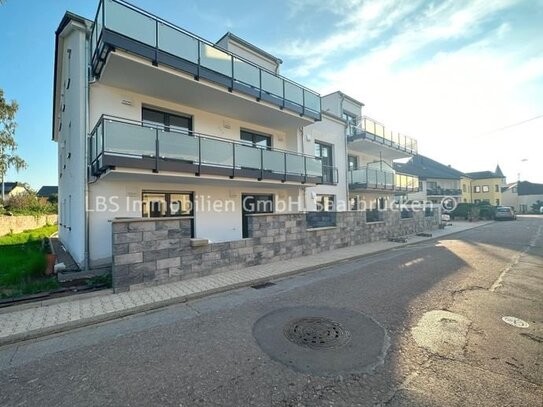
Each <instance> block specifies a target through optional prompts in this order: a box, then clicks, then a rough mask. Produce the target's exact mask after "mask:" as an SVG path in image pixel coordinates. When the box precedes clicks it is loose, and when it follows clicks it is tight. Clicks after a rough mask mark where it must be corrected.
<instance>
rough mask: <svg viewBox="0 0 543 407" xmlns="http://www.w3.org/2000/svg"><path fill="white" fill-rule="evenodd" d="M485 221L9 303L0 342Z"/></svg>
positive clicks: (0, 322)
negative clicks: (152, 282)
mask: <svg viewBox="0 0 543 407" xmlns="http://www.w3.org/2000/svg"><path fill="white" fill-rule="evenodd" d="M488 223H491V222H477V223H469V222H455V223H454V225H453V226H447V228H446V229H445V230H435V231H433V232H432V233H433V237H419V236H413V237H411V238H410V239H409V241H408V243H393V242H388V241H379V242H374V243H368V244H364V245H359V246H352V247H346V248H343V249H337V250H332V251H326V252H322V253H319V254H316V255H312V256H304V257H298V258H294V259H290V260H283V261H277V262H273V263H269V264H264V265H259V266H253V267H248V268H244V269H240V270H234V271H228V272H224V273H219V274H214V275H210V276H206V277H200V278H194V279H190V280H185V281H179V282H175V283H170V284H163V285H159V286H155V287H148V288H143V289H141V290H136V291H129V292H124V293H119V294H112V293H111V292H110V291H108V292H107V293H104V294H102V295H96V296H93V297H90V298H89V297H87V298H77V297H76V298H73V299H69V300H67V301H62V302H58V301H54V300H51V301H50V302H49V301H43V302H41V303H39V304H37V305H36V306H34V307H28V306H15V307H10V309H7V310H2V311H1V312H0V345H4V344H8V343H13V342H17V341H21V340H26V339H32V338H36V337H40V336H44V335H48V334H52V333H57V332H62V331H65V330H68V329H74V328H77V327H82V326H87V325H92V324H96V323H99V322H103V321H108V320H112V319H116V318H121V317H124V316H127V315H131V314H135V313H138V312H143V311H148V310H151V309H155V308H160V307H164V306H167V305H171V304H175V303H179V302H183V301H186V300H189V299H193V298H197V297H202V296H205V295H209V294H213V293H218V292H221V291H226V290H230V289H233V288H238V287H244V286H249V285H254V284H258V283H262V282H265V281H269V280H272V279H276V278H280V277H285V276H289V275H292V274H296V273H301V272H304V271H309V270H315V269H319V268H322V267H324V266H330V265H332V264H334V263H337V262H340V261H343V260H350V259H356V258H359V257H364V256H368V255H372V254H377V253H380V252H383V251H387V250H390V249H393V248H397V247H402V246H406V245H409V244H413V243H419V242H422V241H425V240H431V239H436V238H440V237H443V236H447V235H450V234H452V233H457V232H461V231H464V230H468V229H473V228H475V227H479V226H484V225H486V224H488Z"/></svg>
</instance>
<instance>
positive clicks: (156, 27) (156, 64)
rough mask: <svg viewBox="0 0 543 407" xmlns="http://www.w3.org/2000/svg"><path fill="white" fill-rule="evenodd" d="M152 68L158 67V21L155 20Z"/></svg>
mask: <svg viewBox="0 0 543 407" xmlns="http://www.w3.org/2000/svg"><path fill="white" fill-rule="evenodd" d="M153 66H158V20H155V60H154V61H153Z"/></svg>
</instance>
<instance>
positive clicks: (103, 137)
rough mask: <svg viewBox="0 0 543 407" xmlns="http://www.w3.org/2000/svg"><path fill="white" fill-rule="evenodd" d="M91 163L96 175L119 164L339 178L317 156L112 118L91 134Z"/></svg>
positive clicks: (277, 177)
mask: <svg viewBox="0 0 543 407" xmlns="http://www.w3.org/2000/svg"><path fill="white" fill-rule="evenodd" d="M89 165H90V168H91V173H92V174H93V175H99V174H101V173H102V172H104V171H105V170H107V169H108V168H112V167H117V166H118V167H128V168H141V169H150V170H153V171H154V172H159V171H162V170H164V171H179V172H193V173H195V174H197V175H199V174H218V175H227V176H230V177H231V178H233V177H254V178H257V179H259V180H262V179H274V180H280V181H283V182H284V181H292V182H300V183H306V182H307V183H315V184H322V183H324V184H335V183H337V177H338V171H337V168H335V167H329V166H326V165H323V163H322V160H321V159H320V158H318V157H314V156H308V155H303V154H299V153H296V152H292V151H284V150H279V149H267V148H260V147H256V146H253V145H252V144H248V143H244V142H242V141H236V140H229V139H222V138H218V137H213V136H208V135H202V134H198V133H195V132H192V131H188V130H186V131H183V130H174V129H169V128H165V127H163V126H162V127H158V126H156V125H152V124H148V123H142V122H138V121H133V120H128V119H122V118H116V117H110V116H102V117H101V118H100V120H99V121H98V123H97V124H96V126H95V128H94V130H93V131H92V133H91V136H90V138H89Z"/></svg>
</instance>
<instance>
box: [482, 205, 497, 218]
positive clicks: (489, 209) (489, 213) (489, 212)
mask: <svg viewBox="0 0 543 407" xmlns="http://www.w3.org/2000/svg"><path fill="white" fill-rule="evenodd" d="M495 212H496V208H494V207H493V206H492V205H480V206H479V216H480V217H481V219H488V220H490V219H494V214H495Z"/></svg>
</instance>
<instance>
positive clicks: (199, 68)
mask: <svg viewBox="0 0 543 407" xmlns="http://www.w3.org/2000/svg"><path fill="white" fill-rule="evenodd" d="M117 48H119V49H123V50H125V51H128V52H131V53H134V54H137V55H139V56H142V57H144V58H147V59H150V60H151V61H152V62H153V64H155V65H160V64H162V65H167V66H169V67H171V68H174V69H178V70H181V71H183V72H186V73H189V74H192V75H194V77H195V78H197V79H198V78H200V77H202V78H205V79H207V80H210V81H213V82H215V83H218V84H220V85H223V86H225V87H227V88H228V89H229V90H237V91H239V92H242V93H245V94H248V95H250V96H254V97H255V98H256V99H257V100H266V101H267V102H269V103H272V104H275V105H277V106H279V107H281V108H285V109H288V110H290V111H293V112H295V113H298V114H300V115H301V116H307V117H310V118H312V119H315V120H320V119H321V99H320V95H319V94H318V93H316V92H314V91H312V90H310V89H308V88H306V87H304V86H301V85H299V84H297V83H296V82H294V81H291V80H289V79H287V78H284V77H282V76H281V75H278V74H276V73H275V72H273V71H270V70H268V69H265V68H263V67H261V66H259V65H257V64H254V63H253V62H251V61H249V60H247V59H244V58H243V57H241V56H238V55H235V54H233V53H231V52H228V51H226V50H225V49H223V48H221V47H219V46H217V45H216V44H213V43H212V42H209V41H206V40H204V39H202V38H200V37H198V36H196V35H194V34H192V33H190V32H188V31H186V30H183V29H182V28H180V27H177V26H175V25H174V24H171V23H169V22H167V21H165V20H163V19H161V18H159V17H157V16H155V15H153V14H151V13H148V12H146V11H144V10H142V9H140V8H138V7H135V6H133V5H131V4H128V3H126V2H124V1H119V0H100V4H99V6H98V10H97V12H96V17H95V19H94V26H93V29H92V33H91V47H90V52H91V65H92V69H93V73H94V74H95V75H96V76H100V74H101V71H102V69H103V67H104V64H105V61H106V59H107V55H108V53H109V52H110V50H111V49H117Z"/></svg>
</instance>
